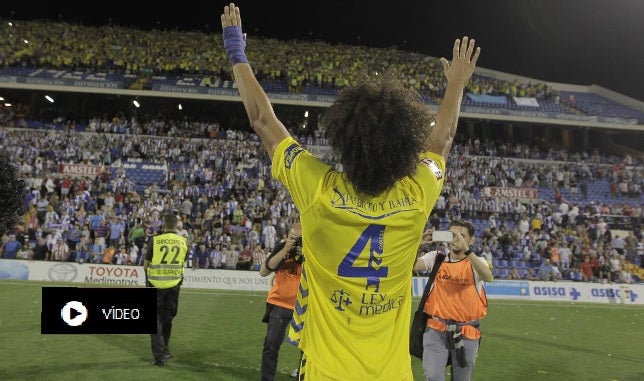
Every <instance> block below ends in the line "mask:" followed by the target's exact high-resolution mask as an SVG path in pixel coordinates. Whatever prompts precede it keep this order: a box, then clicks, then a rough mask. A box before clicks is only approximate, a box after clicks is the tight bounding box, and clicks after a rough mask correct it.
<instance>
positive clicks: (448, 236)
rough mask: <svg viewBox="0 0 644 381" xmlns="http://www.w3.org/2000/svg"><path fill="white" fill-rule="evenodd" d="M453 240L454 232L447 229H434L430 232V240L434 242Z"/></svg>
mask: <svg viewBox="0 0 644 381" xmlns="http://www.w3.org/2000/svg"><path fill="white" fill-rule="evenodd" d="M453 240H454V233H452V232H451V231H449V230H436V231H435V232H433V233H432V241H434V242H452V241H453Z"/></svg>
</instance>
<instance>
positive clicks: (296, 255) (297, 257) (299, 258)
mask: <svg viewBox="0 0 644 381" xmlns="http://www.w3.org/2000/svg"><path fill="white" fill-rule="evenodd" d="M298 247H299V248H300V252H298ZM301 251H302V236H299V237H296V238H295V246H293V248H291V250H290V251H289V253H288V255H287V256H286V257H287V258H291V259H293V260H294V261H295V262H297V263H302V262H304V256H303V255H302V254H300V253H301Z"/></svg>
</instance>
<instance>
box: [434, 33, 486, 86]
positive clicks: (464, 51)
mask: <svg viewBox="0 0 644 381" xmlns="http://www.w3.org/2000/svg"><path fill="white" fill-rule="evenodd" d="M475 44H476V41H475V40H474V39H471V40H470V39H469V38H468V37H467V36H465V37H463V40H460V39H456V41H454V48H453V52H452V62H451V63H450V62H449V61H448V60H447V58H445V57H442V58H441V63H442V64H443V73H444V74H445V78H447V81H448V82H451V81H459V82H461V83H463V84H465V83H467V81H469V79H470V77H471V76H472V73H474V68H475V67H476V61H477V60H478V59H479V54H480V53H481V48H480V47H476V48H475Z"/></svg>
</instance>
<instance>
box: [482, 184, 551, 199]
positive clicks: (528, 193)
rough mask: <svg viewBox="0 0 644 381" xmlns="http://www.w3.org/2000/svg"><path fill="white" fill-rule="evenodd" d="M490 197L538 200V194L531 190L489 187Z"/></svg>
mask: <svg viewBox="0 0 644 381" xmlns="http://www.w3.org/2000/svg"><path fill="white" fill-rule="evenodd" d="M490 195H491V196H492V197H502V198H514V199H517V198H530V199H532V198H539V192H538V191H537V190H536V189H533V188H501V187H491V188H490Z"/></svg>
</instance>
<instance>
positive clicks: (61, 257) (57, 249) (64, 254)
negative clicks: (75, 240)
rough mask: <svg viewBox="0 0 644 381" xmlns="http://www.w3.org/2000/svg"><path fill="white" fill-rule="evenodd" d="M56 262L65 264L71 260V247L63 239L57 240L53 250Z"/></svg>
mask: <svg viewBox="0 0 644 381" xmlns="http://www.w3.org/2000/svg"><path fill="white" fill-rule="evenodd" d="M51 254H52V256H53V260H54V261H60V262H65V261H67V259H68V258H69V246H68V245H67V242H65V241H64V240H63V239H61V238H58V239H56V244H55V245H54V247H53V248H52V249H51Z"/></svg>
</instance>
